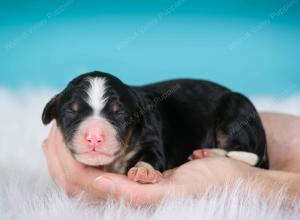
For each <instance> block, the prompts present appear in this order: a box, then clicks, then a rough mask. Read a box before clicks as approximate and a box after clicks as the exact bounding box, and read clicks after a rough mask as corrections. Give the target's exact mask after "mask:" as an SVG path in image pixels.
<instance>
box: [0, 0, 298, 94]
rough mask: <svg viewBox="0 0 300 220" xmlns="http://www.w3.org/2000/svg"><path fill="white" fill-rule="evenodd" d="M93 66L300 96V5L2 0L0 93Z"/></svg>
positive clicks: (60, 79) (272, 0)
mask: <svg viewBox="0 0 300 220" xmlns="http://www.w3.org/2000/svg"><path fill="white" fill-rule="evenodd" d="M92 70H102V71H106V72H110V73H113V74H115V75H117V76H118V77H119V78H121V79H122V80H123V81H125V82H126V83H129V84H135V85H137V84H144V83H148V82H153V81H158V80H164V79H170V78H177V77H193V78H204V79H209V80H213V81H217V82H219V83H222V84H224V85H226V86H229V87H231V88H233V89H235V90H238V91H241V92H243V93H245V94H247V95H260V94H271V95H277V96H278V95H281V94H283V93H285V92H286V91H289V93H291V94H293V93H299V92H300V85H299V83H300V0H299V1H298V0H291V1H282V0H278V1H276V0H265V1H263V0H251V1H250V0H244V1H236V0H228V1H215V0H213V1H205V0H198V1H196V0H181V1H180V0H179V1H170V0H160V1H143V0H131V1H121V0H119V1H114V0H107V1H83V0H74V1H73V0H67V1H59V0H52V1H44V0H37V1H32V0H28V1H16V0H11V1H0V86H1V87H9V88H12V89H18V88H22V87H41V86H42V87H44V86H47V87H54V88H58V89H61V88H62V87H63V86H64V85H65V84H66V83H67V82H68V81H69V80H70V79H71V78H73V77H74V76H76V75H78V74H80V73H84V72H87V71H92Z"/></svg>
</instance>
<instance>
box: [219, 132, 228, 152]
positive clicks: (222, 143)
mask: <svg viewBox="0 0 300 220" xmlns="http://www.w3.org/2000/svg"><path fill="white" fill-rule="evenodd" d="M226 143H227V136H226V134H224V132H222V131H217V146H218V147H219V148H224V147H225V146H226Z"/></svg>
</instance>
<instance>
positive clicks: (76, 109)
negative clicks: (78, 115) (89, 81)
mask: <svg viewBox="0 0 300 220" xmlns="http://www.w3.org/2000/svg"><path fill="white" fill-rule="evenodd" d="M72 110H73V111H74V112H78V110H79V103H78V102H74V103H73V104H72Z"/></svg>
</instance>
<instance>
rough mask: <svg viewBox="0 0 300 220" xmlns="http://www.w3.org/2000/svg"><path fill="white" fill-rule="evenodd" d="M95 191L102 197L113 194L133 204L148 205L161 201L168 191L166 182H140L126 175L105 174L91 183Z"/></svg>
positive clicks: (118, 198)
mask: <svg viewBox="0 0 300 220" xmlns="http://www.w3.org/2000/svg"><path fill="white" fill-rule="evenodd" d="M91 187H92V189H91V190H93V191H96V192H98V193H99V194H100V195H99V196H101V197H102V198H106V197H108V196H111V197H112V198H114V199H117V200H120V199H123V200H125V201H126V202H128V203H131V204H133V205H148V204H153V203H157V202H159V201H160V200H161V199H162V198H163V197H164V196H165V195H166V194H167V192H168V190H167V189H168V186H167V184H166V183H160V184H139V183H136V182H134V181H131V180H129V179H128V178H127V177H126V176H124V175H116V174H105V175H102V176H99V177H97V178H96V179H94V181H93V182H92V185H91Z"/></svg>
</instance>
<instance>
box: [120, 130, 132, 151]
mask: <svg viewBox="0 0 300 220" xmlns="http://www.w3.org/2000/svg"><path fill="white" fill-rule="evenodd" d="M132 133H133V131H132V128H129V130H128V132H127V135H126V136H125V138H124V141H123V143H122V145H123V147H125V148H126V147H128V144H129V141H130V138H131V136H132Z"/></svg>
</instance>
